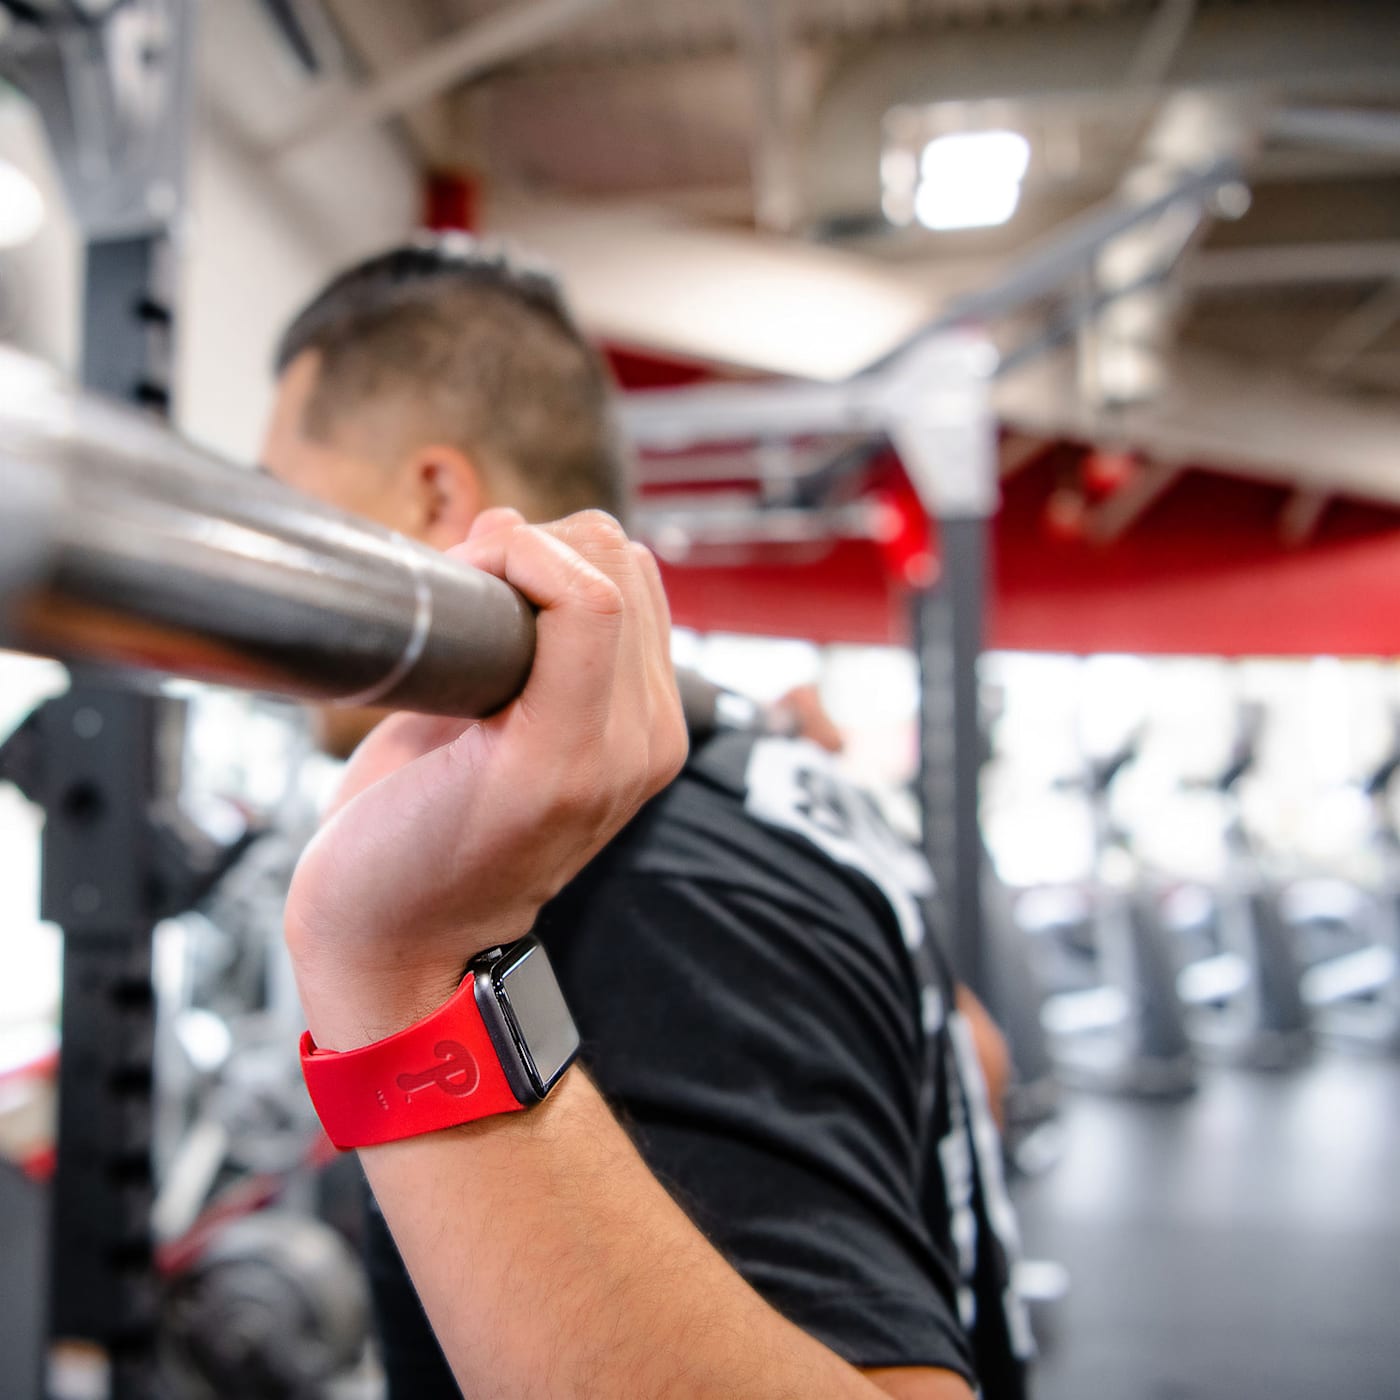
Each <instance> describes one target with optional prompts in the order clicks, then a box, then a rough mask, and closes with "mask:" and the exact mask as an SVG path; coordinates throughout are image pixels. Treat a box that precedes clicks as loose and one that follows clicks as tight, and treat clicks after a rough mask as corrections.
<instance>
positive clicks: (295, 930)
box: [286, 917, 533, 1051]
mask: <svg viewBox="0 0 1400 1400" xmlns="http://www.w3.org/2000/svg"><path fill="white" fill-rule="evenodd" d="M532 922H533V919H525V918H523V917H522V918H516V919H510V920H504V919H503V920H501V921H500V922H498V923H497V924H496V925H495V927H494V928H493V929H492V930H491V931H489V932H488V931H485V930H480V931H478V930H469V931H462V932H461V933H459V934H457V935H456V936H454V937H453V938H451V939H450V940H434V945H435V946H432V947H431V948H427V947H420V948H419V949H418V950H416V953H410V956H411V957H413V961H412V962H404V961H403V957H404V955H403V953H402V952H396V953H395V954H394V956H393V960H392V961H391V960H390V959H389V958H386V959H385V960H384V961H382V962H377V963H373V964H370V965H366V964H365V963H364V962H363V961H361V960H359V959H356V958H353V957H352V956H350V955H348V954H347V952H346V950H347V949H352V948H356V947H363V946H365V945H366V944H367V943H369V940H368V939H363V938H357V937H355V936H354V935H353V933H352V932H351V931H350V930H345V931H343V932H342V934H341V936H340V937H338V938H336V939H334V940H329V939H327V938H325V937H324V936H316V937H313V936H311V935H309V934H308V933H307V932H305V931H304V930H302V929H301V928H300V926H299V925H298V924H296V923H295V922H294V921H293V919H291V918H290V917H289V918H288V920H287V929H286V939H287V947H288V950H289V952H290V953H291V957H292V967H293V970H294V971H295V973H296V979H297V988H298V991H299V992H300V995H301V1004H302V1012H303V1014H304V1015H305V1017H306V1023H307V1029H308V1030H309V1031H310V1032H311V1036H312V1039H313V1040H314V1041H315V1042H316V1044H317V1045H318V1046H320V1047H321V1048H322V1049H323V1050H338V1051H345V1050H358V1049H359V1048H360V1047H361V1046H364V1045H370V1044H373V1042H374V1041H376V1040H383V1039H384V1038H385V1037H386V1036H390V1035H395V1034H397V1032H399V1031H401V1030H405V1029H406V1028H407V1027H409V1026H411V1025H413V1024H414V1023H415V1022H417V1021H421V1020H422V1019H423V1018H424V1017H425V1016H428V1015H431V1014H432V1013H433V1012H434V1011H436V1010H437V1009H438V1007H440V1006H441V1005H442V1004H443V1002H445V1001H446V1000H447V999H448V998H449V997H451V996H452V994H453V993H454V992H455V991H456V990H457V988H458V987H459V986H461V983H462V978H463V977H464V976H465V975H466V970H467V964H468V963H470V962H471V960H472V959H473V958H475V957H476V956H478V954H480V953H484V952H486V950H487V949H489V948H496V947H500V946H501V945H502V944H506V943H513V942H514V941H515V940H516V939H518V938H522V937H524V935H525V934H526V933H528V932H529V931H530V926H531V923H532Z"/></svg>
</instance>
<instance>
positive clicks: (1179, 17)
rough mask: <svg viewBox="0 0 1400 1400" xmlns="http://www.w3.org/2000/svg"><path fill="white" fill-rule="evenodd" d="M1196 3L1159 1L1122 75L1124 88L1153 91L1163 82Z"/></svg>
mask: <svg viewBox="0 0 1400 1400" xmlns="http://www.w3.org/2000/svg"><path fill="white" fill-rule="evenodd" d="M1196 2H1197V0H1158V4H1157V9H1156V12H1155V13H1154V14H1153V16H1152V18H1151V20H1150V21H1149V22H1148V25H1147V29H1146V30H1145V31H1144V32H1143V36H1142V38H1141V40H1140V41H1139V43H1138V46H1137V50H1136V52H1134V54H1133V57H1132V61H1131V62H1130V63H1129V64H1128V67H1127V71H1126V72H1125V73H1124V75H1123V86H1124V87H1126V88H1155V87H1157V86H1158V85H1159V84H1160V83H1162V82H1163V81H1164V80H1165V79H1166V76H1167V74H1168V73H1170V72H1171V68H1172V64H1173V63H1175V62H1176V56H1177V54H1178V53H1179V52H1180V51H1181V45H1182V42H1183V41H1184V40H1185V38H1186V34H1187V31H1188V30H1189V29H1190V28H1191V21H1192V20H1194V19H1195V18H1196Z"/></svg>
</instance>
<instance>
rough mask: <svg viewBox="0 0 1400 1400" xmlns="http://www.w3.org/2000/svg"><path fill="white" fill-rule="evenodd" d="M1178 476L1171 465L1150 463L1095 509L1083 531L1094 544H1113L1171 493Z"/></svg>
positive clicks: (1177, 468)
mask: <svg viewBox="0 0 1400 1400" xmlns="http://www.w3.org/2000/svg"><path fill="white" fill-rule="evenodd" d="M1180 476H1181V468H1180V467H1179V466H1177V465H1176V464H1175V463H1173V462H1149V463H1147V465H1146V466H1144V467H1143V468H1142V470H1141V471H1139V472H1138V474H1137V476H1136V477H1134V478H1133V479H1132V480H1131V481H1129V482H1128V483H1127V484H1126V485H1124V486H1122V487H1120V488H1119V489H1118V490H1117V491H1115V492H1114V493H1113V494H1112V495H1111V496H1110V497H1109V498H1108V499H1107V500H1106V501H1104V502H1103V504H1102V505H1099V506H1096V507H1095V508H1094V509H1093V510H1092V511H1091V512H1090V513H1089V517H1088V519H1087V520H1086V521H1085V531H1086V533H1087V534H1088V536H1089V538H1090V539H1091V540H1093V541H1094V542H1095V543H1096V544H1112V543H1113V542H1114V540H1120V539H1122V538H1123V536H1124V535H1126V534H1127V533H1128V531H1129V530H1131V529H1132V527H1133V526H1134V525H1136V524H1137V522H1138V521H1139V520H1141V519H1142V517H1143V516H1144V515H1146V514H1147V512H1148V511H1149V510H1151V509H1152V507H1153V506H1154V505H1156V503H1157V502H1158V501H1160V500H1161V499H1162V497H1163V496H1165V495H1166V494H1167V492H1168V491H1169V490H1171V488H1172V486H1173V485H1174V484H1175V483H1176V481H1177V479H1178V478H1179V477H1180Z"/></svg>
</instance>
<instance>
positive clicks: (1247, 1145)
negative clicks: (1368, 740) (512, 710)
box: [0, 1055, 1400, 1400]
mask: <svg viewBox="0 0 1400 1400" xmlns="http://www.w3.org/2000/svg"><path fill="white" fill-rule="evenodd" d="M1016 1194H1017V1200H1018V1204H1019V1206H1020V1209H1021V1217H1022V1228H1023V1232H1024V1235H1025V1240H1026V1246H1027V1252H1028V1253H1029V1254H1031V1255H1035V1256H1038V1257H1042V1258H1053V1259H1055V1260H1058V1261H1059V1262H1060V1263H1062V1264H1064V1265H1065V1266H1066V1267H1067V1268H1068V1269H1069V1271H1070V1291H1069V1294H1068V1296H1067V1297H1066V1298H1065V1299H1064V1300H1063V1301H1061V1302H1060V1303H1058V1304H1057V1305H1055V1307H1054V1309H1053V1310H1052V1311H1049V1312H1043V1313H1041V1314H1040V1315H1038V1317H1037V1333H1038V1335H1039V1336H1040V1338H1041V1341H1042V1351H1043V1359H1042V1361H1041V1363H1040V1366H1039V1368H1038V1377H1037V1384H1036V1389H1035V1397H1036V1400H1084V1397H1086V1396H1092V1397H1094V1400H1317V1398H1318V1397H1319V1396H1324V1397H1327V1398H1328V1400H1396V1397H1397V1396H1400V1325H1397V1304H1398V1303H1400V1063H1397V1062H1396V1061H1393V1060H1381V1059H1366V1058H1361V1057H1359V1056H1358V1057H1343V1056H1341V1055H1324V1056H1322V1057H1320V1058H1319V1059H1318V1060H1317V1061H1316V1063H1314V1064H1312V1065H1310V1066H1308V1067H1306V1068H1304V1069H1301V1070H1296V1071H1293V1072H1291V1073H1289V1074H1285V1075H1279V1076H1269V1075H1259V1074H1249V1073H1245V1072H1242V1071H1232V1070H1226V1069H1215V1070H1210V1071H1207V1073H1206V1077H1205V1080H1204V1082H1203V1084H1202V1087H1201V1090H1200V1092H1199V1093H1198V1094H1197V1095H1196V1096H1195V1097H1194V1098H1192V1099H1190V1100H1187V1101H1186V1102H1183V1103H1175V1104H1145V1103H1137V1102H1131V1101H1128V1100H1122V1099H1104V1098H1093V1097H1090V1096H1087V1095H1076V1096H1071V1097H1070V1098H1068V1100H1067V1102H1066V1107H1065V1114H1064V1155H1063V1157H1062V1158H1061V1159H1060V1161H1059V1162H1058V1163H1057V1164H1056V1165H1055V1166H1054V1167H1053V1168H1052V1169H1051V1170H1050V1171H1048V1172H1047V1173H1046V1174H1045V1175H1043V1176H1041V1177H1039V1178H1037V1179H1035V1180H1032V1181H1028V1182H1023V1183H1022V1184H1021V1185H1020V1187H1019V1189H1018V1191H1017V1193H1016ZM37 1205H38V1196H37V1193H36V1192H35V1191H34V1190H33V1188H32V1187H28V1186H26V1185H23V1184H22V1183H21V1182H20V1181H19V1180H18V1179H17V1178H16V1177H15V1176H14V1175H13V1174H12V1173H10V1172H0V1241H3V1247H2V1248H0V1360H3V1362H4V1367H5V1369H4V1374H5V1375H6V1376H7V1377H8V1378H9V1379H8V1380H7V1381H6V1383H5V1387H4V1393H5V1395H6V1397H7V1400H27V1397H28V1388H27V1385H26V1384H25V1383H23V1382H22V1380H21V1379H20V1377H21V1376H22V1373H23V1371H24V1369H25V1367H24V1366H23V1364H22V1362H21V1360H20V1358H22V1357H24V1356H25V1354H26V1353H27V1352H28V1350H29V1346H30V1344H31V1342H32V1337H33V1328H34V1326H35V1325H36V1323H37V1320H38V1295H39V1292H40V1290H38V1289H37V1288H36V1287H35V1278H36V1274H37V1272H38V1266H39V1264H40V1259H41V1254H40V1248H41V1242H40V1231H39V1228H38V1227H39V1219H38V1215H37V1211H36V1207H37ZM10 1387H15V1390H14V1392H13V1396H12V1391H11V1389H10Z"/></svg>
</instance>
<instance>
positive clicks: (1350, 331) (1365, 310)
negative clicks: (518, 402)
mask: <svg viewBox="0 0 1400 1400" xmlns="http://www.w3.org/2000/svg"><path fill="white" fill-rule="evenodd" d="M1397 320H1400V281H1395V282H1390V283H1388V284H1387V285H1386V286H1384V287H1382V288H1380V290H1379V291H1376V292H1373V293H1372V294H1371V295H1370V296H1369V297H1367V298H1366V300H1365V301H1363V302H1362V303H1361V305H1360V306H1358V307H1357V308H1356V309H1355V310H1354V311H1352V312H1350V313H1349V314H1348V315H1346V316H1343V317H1342V319H1341V320H1340V321H1338V322H1337V324H1336V325H1335V326H1333V327H1332V329H1331V330H1329V331H1328V332H1327V334H1326V335H1325V336H1323V337H1322V339H1321V340H1319V341H1318V343H1317V344H1316V345H1315V346H1314V347H1313V351H1312V354H1311V355H1309V356H1308V362H1309V363H1310V364H1311V365H1312V366H1313V368H1314V369H1316V370H1317V371H1318V372H1319V373H1321V374H1326V375H1335V374H1341V373H1342V372H1343V371H1344V370H1345V369H1346V368H1347V366H1348V365H1350V364H1351V363H1352V362H1353V361H1354V360H1355V359H1356V357H1357V356H1358V355H1360V354H1362V353H1363V352H1364V351H1366V350H1369V349H1370V347H1371V346H1372V345H1374V344H1375V343H1376V341H1378V340H1379V339H1380V338H1381V337H1382V336H1383V335H1384V334H1385V333H1386V332H1387V331H1388V330H1389V329H1390V328H1391V327H1392V326H1393V325H1394V324H1395V323H1396V321H1397Z"/></svg>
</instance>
